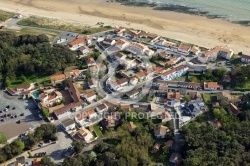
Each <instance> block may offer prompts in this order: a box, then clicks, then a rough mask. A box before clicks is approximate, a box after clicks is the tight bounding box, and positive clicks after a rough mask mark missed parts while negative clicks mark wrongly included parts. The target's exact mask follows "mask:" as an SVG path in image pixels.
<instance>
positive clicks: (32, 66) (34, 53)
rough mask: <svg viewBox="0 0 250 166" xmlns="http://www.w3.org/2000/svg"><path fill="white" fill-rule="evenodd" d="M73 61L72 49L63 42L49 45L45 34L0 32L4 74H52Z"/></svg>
mask: <svg viewBox="0 0 250 166" xmlns="http://www.w3.org/2000/svg"><path fill="white" fill-rule="evenodd" d="M75 62H76V54H75V53H74V52H72V51H70V50H69V49H68V48H66V47H64V46H58V45H56V46H53V47H52V46H51V44H50V43H49V40H48V37H47V36H46V35H38V36H35V35H20V36H17V35H15V34H14V33H11V32H0V71H1V73H2V75H3V76H4V77H5V78H9V79H13V78H15V77H22V78H25V77H24V76H27V75H29V76H30V75H33V74H36V75H38V74H40V75H51V74H54V73H56V72H58V71H64V69H65V68H66V67H67V66H69V65H73V64H75ZM25 79H26V78H25Z"/></svg>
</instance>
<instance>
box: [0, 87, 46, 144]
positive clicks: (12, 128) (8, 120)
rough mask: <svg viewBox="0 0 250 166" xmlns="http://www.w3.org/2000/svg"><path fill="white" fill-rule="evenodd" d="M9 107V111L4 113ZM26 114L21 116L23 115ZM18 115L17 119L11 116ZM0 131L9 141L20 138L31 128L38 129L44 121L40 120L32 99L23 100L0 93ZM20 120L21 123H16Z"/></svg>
mask: <svg viewBox="0 0 250 166" xmlns="http://www.w3.org/2000/svg"><path fill="white" fill-rule="evenodd" d="M8 105H9V107H10V108H9V109H8V111H4V109H5V107H6V106H8ZM22 113H23V114H24V115H23V116H21V114H22ZM14 115H16V118H12V117H11V116H14ZM0 116H1V118H0V131H3V132H4V133H5V135H6V137H7V139H10V138H13V137H16V136H19V135H20V134H22V133H24V132H25V131H27V130H29V129H30V128H36V127H38V126H39V125H40V124H41V123H43V121H42V120H40V119H39V118H38V108H37V106H36V104H35V102H34V101H33V100H31V99H29V100H22V99H18V97H16V96H10V95H9V94H7V93H5V92H4V91H0ZM19 120H20V123H19V124H17V123H16V122H17V121H19Z"/></svg>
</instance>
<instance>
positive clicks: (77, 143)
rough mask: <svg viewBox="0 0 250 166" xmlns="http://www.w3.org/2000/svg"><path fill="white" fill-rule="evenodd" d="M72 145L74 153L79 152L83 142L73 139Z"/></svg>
mask: <svg viewBox="0 0 250 166" xmlns="http://www.w3.org/2000/svg"><path fill="white" fill-rule="evenodd" d="M72 146H73V147H74V148H75V151H76V153H81V152H82V151H83V148H84V143H83V142H82V141H74V142H73V143H72Z"/></svg>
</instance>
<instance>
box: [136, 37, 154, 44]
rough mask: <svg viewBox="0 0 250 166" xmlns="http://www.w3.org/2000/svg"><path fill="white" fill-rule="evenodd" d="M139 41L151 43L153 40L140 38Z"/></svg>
mask: <svg viewBox="0 0 250 166" xmlns="http://www.w3.org/2000/svg"><path fill="white" fill-rule="evenodd" d="M138 40H140V41H142V42H146V43H149V42H150V41H151V40H152V39H150V38H146V37H141V38H139V39H138Z"/></svg>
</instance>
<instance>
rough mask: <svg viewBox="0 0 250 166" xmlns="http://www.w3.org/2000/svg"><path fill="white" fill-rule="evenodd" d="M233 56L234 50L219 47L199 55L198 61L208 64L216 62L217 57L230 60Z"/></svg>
mask: <svg viewBox="0 0 250 166" xmlns="http://www.w3.org/2000/svg"><path fill="white" fill-rule="evenodd" d="M232 56H233V50H231V49H229V48H227V47H220V46H217V47H214V48H212V49H210V50H208V51H205V52H201V53H199V54H198V61H200V62H201V63H207V62H210V61H215V60H216V59H217V57H222V58H225V59H230V58H231V57H232Z"/></svg>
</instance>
